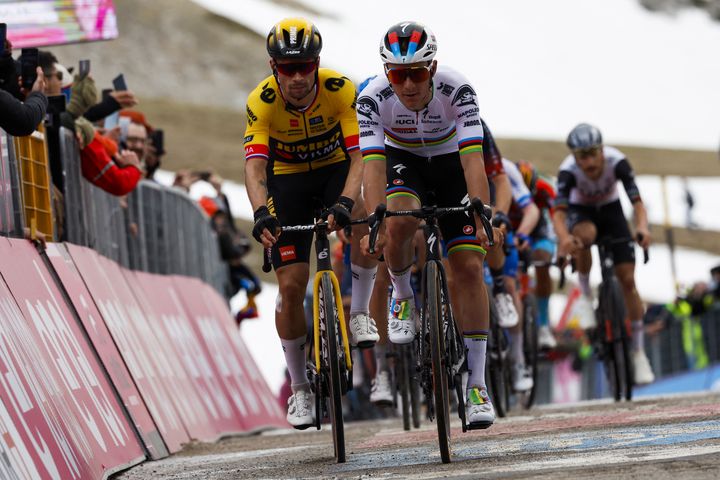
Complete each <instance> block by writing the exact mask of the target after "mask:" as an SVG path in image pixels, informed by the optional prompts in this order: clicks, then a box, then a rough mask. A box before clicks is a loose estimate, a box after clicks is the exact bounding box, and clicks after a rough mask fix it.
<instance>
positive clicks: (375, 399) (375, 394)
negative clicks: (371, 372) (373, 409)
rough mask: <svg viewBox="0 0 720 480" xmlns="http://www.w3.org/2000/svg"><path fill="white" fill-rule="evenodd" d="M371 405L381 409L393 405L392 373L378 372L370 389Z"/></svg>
mask: <svg viewBox="0 0 720 480" xmlns="http://www.w3.org/2000/svg"><path fill="white" fill-rule="evenodd" d="M370 403H374V404H375V405H378V406H381V407H389V406H392V404H393V396H392V385H390V372H386V371H382V372H378V374H377V375H376V376H375V378H374V379H373V381H372V386H371V387H370Z"/></svg>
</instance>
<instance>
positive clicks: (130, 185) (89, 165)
mask: <svg viewBox="0 0 720 480" xmlns="http://www.w3.org/2000/svg"><path fill="white" fill-rule="evenodd" d="M75 126H76V128H77V130H76V131H77V138H78V142H79V144H80V158H81V161H82V174H83V177H85V179H86V180H88V181H89V182H90V183H92V184H93V185H95V186H96V187H99V188H102V189H103V190H105V191H106V192H108V193H110V194H112V195H118V196H120V195H126V194H128V193H130V192H131V191H133V190H134V189H135V186H136V185H137V183H138V182H139V181H140V178H141V177H142V167H141V166H140V161H139V160H138V158H137V155H136V154H135V153H134V152H132V151H129V150H122V151H120V152H118V151H117V145H115V144H114V142H112V140H109V139H107V138H104V137H102V135H100V134H99V133H97V132H96V131H95V129H94V128H93V126H92V124H91V123H90V122H89V121H88V120H87V119H85V118H79V119H77V120H76V121H75ZM113 159H114V161H113Z"/></svg>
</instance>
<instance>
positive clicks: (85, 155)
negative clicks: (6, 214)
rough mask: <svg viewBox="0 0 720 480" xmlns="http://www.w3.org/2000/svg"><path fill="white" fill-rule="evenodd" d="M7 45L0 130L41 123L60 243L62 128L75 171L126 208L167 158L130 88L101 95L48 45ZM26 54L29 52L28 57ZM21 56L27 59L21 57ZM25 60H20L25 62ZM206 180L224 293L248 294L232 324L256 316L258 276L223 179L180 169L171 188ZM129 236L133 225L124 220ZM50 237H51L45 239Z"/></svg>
mask: <svg viewBox="0 0 720 480" xmlns="http://www.w3.org/2000/svg"><path fill="white" fill-rule="evenodd" d="M13 53H19V52H13V46H12V44H11V42H10V41H8V40H5V42H4V45H3V49H2V51H0V128H2V129H3V130H4V131H5V132H7V133H8V134H9V135H12V136H15V137H23V136H28V135H31V134H32V133H33V132H34V131H35V130H36V129H37V128H38V126H39V125H40V124H41V123H43V124H44V126H45V138H46V141H47V146H48V156H49V163H50V173H51V180H52V189H53V195H52V197H53V202H54V205H53V208H54V211H55V224H54V227H55V231H56V235H55V237H56V239H57V240H60V241H62V240H66V239H67V238H66V235H65V229H64V228H63V227H64V225H63V224H64V220H63V219H64V217H65V215H64V212H65V205H64V196H65V189H66V188H73V186H72V185H66V184H65V172H64V168H65V166H64V165H63V160H62V156H61V148H60V145H61V142H60V127H64V128H66V129H68V130H70V131H71V132H72V133H73V135H74V138H75V140H76V141H77V147H78V151H79V156H80V166H81V168H80V170H81V173H82V176H83V177H84V179H85V180H87V181H88V182H90V183H92V184H93V185H95V186H96V187H98V188H100V189H102V190H104V191H105V192H108V193H109V194H111V195H114V196H117V197H118V198H119V202H120V205H121V206H123V207H127V204H128V203H127V198H126V197H127V195H128V194H129V193H131V192H132V191H133V190H134V189H135V188H136V187H137V185H138V183H139V182H140V180H142V179H144V180H148V181H156V179H155V175H156V173H157V171H158V169H159V168H160V166H161V164H162V160H163V157H164V156H165V155H166V150H165V146H164V134H163V130H162V129H158V128H154V127H153V126H152V125H151V124H150V122H149V121H148V119H147V118H146V116H145V115H144V114H143V113H142V112H141V111H140V110H138V109H137V107H138V103H139V102H138V99H137V98H136V96H135V94H134V93H133V92H132V91H130V90H128V89H124V90H118V89H104V90H102V92H100V93H99V91H98V86H97V85H96V83H95V80H94V78H93V75H92V73H91V72H89V73H85V72H83V73H82V74H81V72H80V68H81V67H78V68H75V67H69V66H65V65H63V64H62V63H60V61H59V60H58V58H57V57H56V56H55V55H54V54H53V53H52V52H51V51H49V50H39V51H37V52H32V51H30V52H28V53H26V51H25V50H24V49H23V53H22V54H20V55H17V56H14V55H13ZM35 53H36V54H37V68H36V70H35V74H36V75H37V79H36V80H35V81H34V83H33V84H32V86H31V87H29V85H26V86H25V87H24V86H23V78H22V72H23V63H28V59H29V58H30V57H34V55H35ZM31 54H32V55H31ZM23 55H28V58H25V59H23V58H22V57H23ZM23 60H25V62H23ZM198 180H205V181H208V182H209V183H210V184H211V185H213V186H214V187H215V191H216V192H215V195H214V196H211V197H203V198H202V199H201V201H200V206H201V207H202V208H203V210H204V211H205V212H206V213H207V214H208V217H210V220H209V221H210V225H211V227H212V228H213V230H214V231H215V232H216V233H217V238H218V242H219V247H220V251H221V255H222V259H223V261H225V262H226V263H227V265H228V270H229V278H228V281H227V284H228V285H229V286H228V292H227V293H228V294H230V295H234V294H235V293H237V292H238V291H239V290H240V289H244V290H246V292H247V296H248V304H247V305H246V306H245V308H243V309H241V310H240V312H238V314H237V317H236V318H237V321H238V323H239V322H240V321H241V320H243V319H245V318H254V317H256V316H257V307H256V305H255V301H254V298H255V296H256V295H257V294H258V293H259V292H260V281H259V280H258V279H257V277H256V276H255V275H254V274H253V273H252V271H251V270H250V269H249V268H247V266H246V265H245V264H244V263H243V261H242V258H243V257H244V256H245V255H246V254H247V252H248V251H249V249H250V242H249V240H248V239H247V237H246V236H245V235H243V234H242V232H240V231H239V230H238V229H237V227H236V225H235V222H234V220H233V216H232V212H231V211H230V204H229V202H228V199H227V197H226V196H225V195H224V194H223V193H222V179H221V178H220V177H219V176H217V175H213V174H211V173H208V172H205V173H199V174H198V173H196V172H190V171H185V170H183V171H180V172H178V174H177V176H176V180H175V185H174V186H175V187H176V188H179V189H182V190H184V191H186V192H188V193H189V189H190V186H191V185H192V183H194V182H195V181H198ZM26 230H27V231H26V236H28V237H30V236H32V237H33V239H35V240H37V241H39V242H41V243H44V242H45V240H46V235H45V234H44V233H42V232H39V231H36V232H30V231H29V229H26ZM129 232H130V234H131V235H133V234H137V225H132V224H131V225H129ZM48 240H49V239H48Z"/></svg>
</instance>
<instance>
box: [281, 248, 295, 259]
mask: <svg viewBox="0 0 720 480" xmlns="http://www.w3.org/2000/svg"><path fill="white" fill-rule="evenodd" d="M279 250H280V261H282V262H289V261H290V260H295V259H296V258H297V254H296V253H295V245H287V246H285V247H280V249H279Z"/></svg>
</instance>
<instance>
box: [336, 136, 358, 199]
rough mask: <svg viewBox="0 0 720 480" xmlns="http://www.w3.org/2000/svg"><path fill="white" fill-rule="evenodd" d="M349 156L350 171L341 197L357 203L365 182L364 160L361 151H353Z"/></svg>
mask: <svg viewBox="0 0 720 480" xmlns="http://www.w3.org/2000/svg"><path fill="white" fill-rule="evenodd" d="M348 155H349V157H350V171H349V172H348V175H347V178H346V179H345V188H343V191H342V193H341V195H342V196H344V197H348V198H352V199H353V200H355V201H357V199H358V197H359V196H360V186H361V185H362V180H363V158H362V154H361V153H360V150H359V149H356V150H353V151H352V152H350V153H349V154H348Z"/></svg>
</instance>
